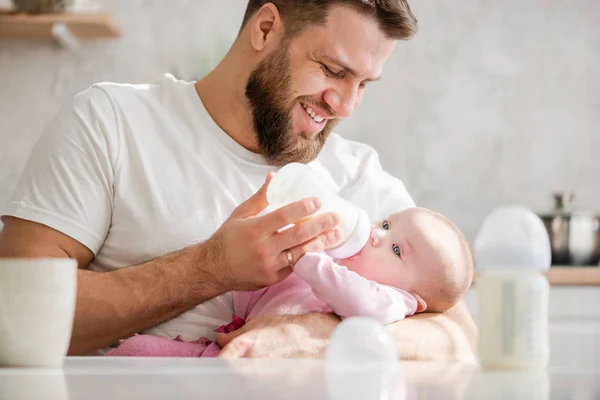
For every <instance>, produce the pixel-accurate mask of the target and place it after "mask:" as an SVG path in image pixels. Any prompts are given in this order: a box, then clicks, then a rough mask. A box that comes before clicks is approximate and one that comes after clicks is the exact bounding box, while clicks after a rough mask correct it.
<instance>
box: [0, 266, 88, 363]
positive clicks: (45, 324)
mask: <svg viewBox="0 0 600 400" xmlns="http://www.w3.org/2000/svg"><path fill="white" fill-rule="evenodd" d="M76 297H77V261H76V260H74V259H70V258H37V259H33V258H0V367H61V366H62V364H63V361H64V357H65V355H66V354H67V351H68V348H69V343H70V341H71V332H72V329H73V318H74V316H75V299H76Z"/></svg>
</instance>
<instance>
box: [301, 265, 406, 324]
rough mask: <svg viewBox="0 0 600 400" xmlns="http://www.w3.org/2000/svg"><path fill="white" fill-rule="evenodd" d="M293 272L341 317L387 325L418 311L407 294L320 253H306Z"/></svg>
mask: <svg viewBox="0 0 600 400" xmlns="http://www.w3.org/2000/svg"><path fill="white" fill-rule="evenodd" d="M294 273H295V274H296V275H298V276H299V277H300V278H302V279H303V280H304V281H306V282H307V283H308V284H309V285H310V286H311V288H312V290H313V293H314V294H315V296H317V297H318V298H319V299H320V300H322V301H323V302H325V303H327V304H328V305H329V306H330V307H331V308H332V309H333V311H334V312H335V313H336V314H337V315H339V316H340V317H341V318H348V317H356V316H361V317H369V318H373V319H376V320H377V321H379V322H381V323H383V324H389V323H392V322H394V321H398V320H401V319H404V317H406V316H408V315H412V314H414V313H415V311H416V310H417V301H416V299H415V298H414V297H413V296H412V295H411V294H410V293H408V292H406V291H404V290H401V289H397V288H394V287H391V286H387V285H382V284H380V283H377V282H374V281H371V280H369V279H367V278H364V277H362V276H360V275H359V274H357V273H356V272H354V271H351V270H349V269H348V268H346V267H344V266H342V265H338V264H336V263H335V262H334V261H333V259H332V258H331V257H329V256H327V255H325V254H322V253H306V254H305V255H304V256H303V257H302V258H300V260H298V262H296V264H295V265H294Z"/></svg>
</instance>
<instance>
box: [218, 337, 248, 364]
mask: <svg viewBox="0 0 600 400" xmlns="http://www.w3.org/2000/svg"><path fill="white" fill-rule="evenodd" d="M250 348H251V346H250V345H249V344H248V342H247V341H246V340H236V341H233V342H230V343H229V344H228V345H227V346H225V347H224V348H223V350H221V352H220V353H219V355H218V356H217V357H218V358H225V359H228V360H233V359H236V358H243V357H245V356H246V354H247V353H248V351H249V350H250Z"/></svg>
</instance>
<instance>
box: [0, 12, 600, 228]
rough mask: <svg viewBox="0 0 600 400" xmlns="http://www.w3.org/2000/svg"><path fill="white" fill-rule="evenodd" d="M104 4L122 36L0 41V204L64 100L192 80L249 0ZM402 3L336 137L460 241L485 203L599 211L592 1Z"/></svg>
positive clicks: (597, 38) (599, 59)
mask: <svg viewBox="0 0 600 400" xmlns="http://www.w3.org/2000/svg"><path fill="white" fill-rule="evenodd" d="M0 2H4V3H6V2H7V0H0ZM101 3H102V5H103V7H104V8H105V9H106V10H108V11H110V12H112V13H113V14H114V15H115V17H116V18H117V19H118V21H119V22H120V23H121V24H122V26H123V31H124V37H123V38H122V39H119V40H116V41H99V42H92V43H89V44H86V45H85V46H83V47H81V48H80V49H79V50H78V51H76V52H68V51H65V50H62V49H59V48H57V47H55V46H54V45H52V44H48V43H47V42H43V41H39V42H34V41H23V40H14V39H13V40H7V39H0V143H1V145H0V206H2V205H3V204H4V203H5V202H6V201H7V199H8V197H9V196H10V194H11V191H12V189H13V187H14V185H15V183H16V179H17V178H18V176H19V174H20V171H21V169H22V168H23V166H24V163H25V161H26V159H27V156H28V153H29V151H30V149H31V147H32V145H33V143H34V142H35V140H36V139H37V137H38V135H39V134H40V133H41V131H42V129H43V127H44V126H45V124H46V123H47V122H48V120H49V119H50V118H52V117H53V116H54V114H55V113H56V112H57V110H58V108H59V107H60V106H61V104H63V103H64V102H65V101H66V100H67V99H68V98H69V97H70V96H71V95H73V94H75V93H76V92H78V91H80V90H82V89H84V88H86V87H87V86H89V85H90V84H92V83H94V82H97V81H103V80H114V81H129V82H143V81H148V80H151V79H153V78H155V77H156V76H158V75H159V74H161V73H163V72H166V71H173V72H175V75H176V76H178V77H181V78H185V79H190V78H193V77H195V76H198V75H201V74H202V73H203V71H205V70H206V68H208V67H210V66H211V65H213V64H214V62H215V57H218V56H219V55H220V54H222V52H223V49H224V48H225V47H226V46H227V45H228V44H229V43H230V42H231V41H232V40H233V37H234V35H235V34H236V32H237V28H238V24H239V22H240V20H241V16H242V12H243V8H244V4H245V1H243V0H220V1H218V2H217V1H213V0H170V1H166V0H163V1H159V0H155V1H150V0H147V1H144V0H128V1H119V0H102V1H101ZM412 3H413V9H414V11H415V13H416V14H417V17H418V18H419V20H420V33H419V34H418V36H417V37H416V38H415V39H413V40H412V41H410V42H406V43H399V44H398V46H397V49H396V51H395V53H394V54H393V56H392V57H391V59H390V60H389V62H388V64H387V65H386V69H385V71H384V79H383V80H382V82H380V83H377V84H375V85H373V86H372V87H371V88H370V89H369V90H368V91H367V95H366V98H365V101H364V103H363V106H362V107H361V109H360V110H359V111H357V113H356V114H355V115H354V116H353V117H352V118H351V119H349V120H348V121H346V122H344V123H343V124H342V125H341V126H340V127H339V132H340V133H343V134H344V135H346V136H347V137H349V138H353V139H358V140H362V141H365V142H367V143H369V144H370V145H372V146H374V147H375V148H376V149H378V150H379V151H380V153H381V156H382V162H383V164H384V166H385V167H386V168H387V169H388V170H389V171H390V172H392V173H394V174H395V175H397V176H398V177H400V178H401V179H403V180H404V182H405V183H406V185H407V187H408V189H409V191H410V192H411V193H412V194H413V196H414V197H415V199H416V200H417V202H418V203H419V204H421V205H424V206H428V207H431V208H434V209H436V210H439V211H441V212H443V213H445V214H447V215H448V216H450V217H451V218H452V219H454V220H455V221H456V223H457V224H458V225H459V227H460V228H462V229H463V230H464V231H465V233H466V234H467V236H468V237H469V238H470V239H472V238H473V237H474V235H475V233H476V232H477V229H478V226H479V224H480V223H481V220H482V218H483V216H484V215H485V214H486V213H487V212H489V211H490V210H491V209H492V208H493V207H495V206H498V205H501V204H506V203H520V204H524V205H526V206H529V207H531V208H533V209H535V210H543V209H545V208H547V207H549V206H551V201H550V193H551V191H552V190H556V189H570V190H574V191H575V192H576V193H577V195H578V204H579V205H580V206H582V207H584V208H589V209H594V210H598V209H600V202H599V201H598V198H599V197H600V183H599V182H600V179H599V178H598V174H599V172H600V157H599V155H600V154H599V153H600V128H599V126H600V28H599V27H598V23H597V19H598V16H600V2H598V1H596V0H575V1H564V0H504V1H490V0H445V1H433V0H418V1H415V0H413V2H412Z"/></svg>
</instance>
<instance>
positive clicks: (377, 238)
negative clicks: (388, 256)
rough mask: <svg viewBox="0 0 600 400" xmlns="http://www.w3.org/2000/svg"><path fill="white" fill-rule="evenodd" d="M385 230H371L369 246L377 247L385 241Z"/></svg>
mask: <svg viewBox="0 0 600 400" xmlns="http://www.w3.org/2000/svg"><path fill="white" fill-rule="evenodd" d="M385 235H386V233H385V230H383V229H381V228H373V229H371V245H372V246H373V247H379V246H381V244H382V243H383V240H384V239H385Z"/></svg>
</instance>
